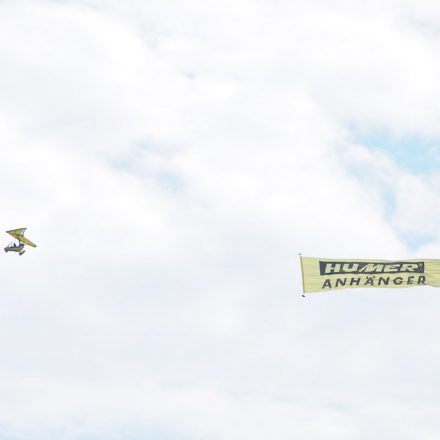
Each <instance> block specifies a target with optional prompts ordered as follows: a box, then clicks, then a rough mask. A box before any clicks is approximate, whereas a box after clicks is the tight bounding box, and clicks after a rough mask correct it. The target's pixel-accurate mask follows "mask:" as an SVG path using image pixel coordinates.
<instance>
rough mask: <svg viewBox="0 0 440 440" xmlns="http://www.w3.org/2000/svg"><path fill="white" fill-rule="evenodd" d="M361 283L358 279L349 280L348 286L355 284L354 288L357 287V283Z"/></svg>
mask: <svg viewBox="0 0 440 440" xmlns="http://www.w3.org/2000/svg"><path fill="white" fill-rule="evenodd" d="M360 282H361V279H360V278H352V279H351V280H350V286H353V285H354V284H356V286H359V283H360Z"/></svg>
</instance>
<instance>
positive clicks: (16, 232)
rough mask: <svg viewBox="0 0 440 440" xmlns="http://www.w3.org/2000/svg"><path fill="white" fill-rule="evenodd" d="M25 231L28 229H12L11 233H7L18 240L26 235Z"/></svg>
mask: <svg viewBox="0 0 440 440" xmlns="http://www.w3.org/2000/svg"><path fill="white" fill-rule="evenodd" d="M24 231H26V228H19V229H11V230H10V231H6V232H7V233H8V234H9V235H12V236H13V237H14V238H17V239H18V237H19V236H20V235H23V234H24Z"/></svg>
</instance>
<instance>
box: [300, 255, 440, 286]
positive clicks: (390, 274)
mask: <svg viewBox="0 0 440 440" xmlns="http://www.w3.org/2000/svg"><path fill="white" fill-rule="evenodd" d="M301 270H302V277H303V291H304V293H309V292H326V291H328V290H334V289H355V288H358V287H367V288H368V287H385V288H402V287H417V286H435V287H440V260H424V259H418V260H399V261H395V260H392V261H387V260H351V259H327V258H311V257H301Z"/></svg>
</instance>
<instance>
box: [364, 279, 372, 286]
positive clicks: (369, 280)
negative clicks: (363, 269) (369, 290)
mask: <svg viewBox="0 0 440 440" xmlns="http://www.w3.org/2000/svg"><path fill="white" fill-rule="evenodd" d="M365 285H366V286H374V279H373V277H367V281H365Z"/></svg>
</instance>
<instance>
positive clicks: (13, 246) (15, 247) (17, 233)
mask: <svg viewBox="0 0 440 440" xmlns="http://www.w3.org/2000/svg"><path fill="white" fill-rule="evenodd" d="M24 231H26V228H19V229H11V230H10V231H6V233H8V234H9V235H11V236H12V237H14V238H15V239H16V240H18V244H17V243H10V244H9V245H8V246H6V247H5V252H18V254H19V255H23V254H24V253H25V250H24V246H25V245H27V246H32V247H37V245H36V244H35V243H33V242H32V241H30V240H29V239H28V238H26V237H25V236H24Z"/></svg>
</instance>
